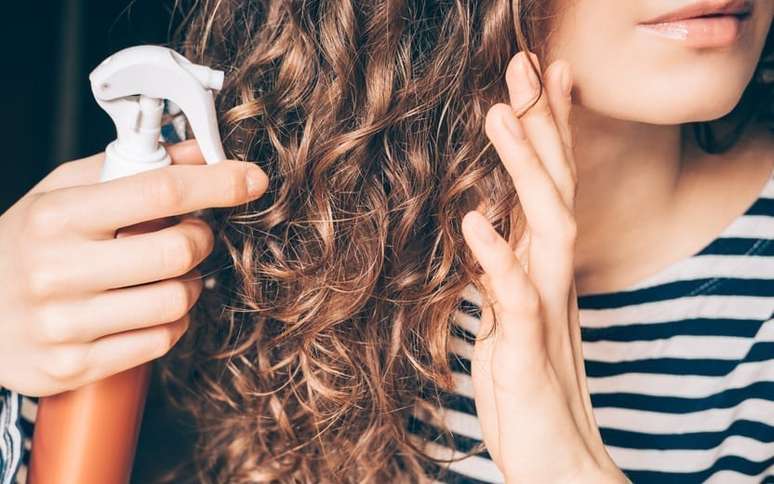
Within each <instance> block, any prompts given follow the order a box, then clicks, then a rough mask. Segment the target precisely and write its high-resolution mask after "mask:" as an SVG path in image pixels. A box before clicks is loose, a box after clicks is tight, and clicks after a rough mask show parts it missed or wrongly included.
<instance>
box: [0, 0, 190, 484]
mask: <svg viewBox="0 0 774 484" xmlns="http://www.w3.org/2000/svg"><path fill="white" fill-rule="evenodd" d="M173 6H174V0H133V1H130V0H40V1H36V2H25V1H16V0H14V1H10V2H4V3H3V19H4V21H3V22H2V23H3V28H2V29H0V49H2V58H3V60H4V63H3V64H4V65H5V67H4V68H3V74H2V76H0V87H1V89H0V92H2V95H3V101H2V103H0V106H2V116H1V117H0V119H1V121H0V122H1V123H2V130H1V131H0V132H2V134H3V140H4V143H3V144H4V145H5V148H4V151H5V153H6V154H5V156H4V159H3V161H2V163H3V164H4V171H3V175H2V176H0V213H2V212H4V211H5V210H6V209H8V208H9V207H10V206H11V205H12V204H13V203H14V202H15V201H16V200H18V199H19V198H20V197H21V196H22V195H23V194H24V193H26V192H27V191H28V190H29V189H30V188H31V187H32V186H33V185H35V183H37V182H38V181H39V180H40V179H41V178H43V177H44V176H45V175H46V174H47V173H48V172H50V171H51V170H52V169H53V168H54V167H55V166H56V165H58V164H59V163H61V162H63V161H67V160H72V159H77V158H82V157H85V156H88V155H92V154H94V153H98V152H100V151H104V149H105V146H106V145H107V143H109V142H110V141H112V140H113V139H114V138H115V130H114V127H113V123H112V122H111V120H110V118H109V117H108V116H107V114H106V113H105V112H104V111H102V109H100V108H99V106H98V105H97V104H96V102H95V101H94V98H93V97H92V94H91V87H90V84H89V79H88V76H89V73H90V72H91V70H92V69H94V68H95V67H96V66H97V65H98V64H99V63H100V62H101V61H102V60H104V59H105V58H106V57H108V56H109V55H110V54H112V53H114V52H116V51H118V50H120V49H122V48H124V47H128V46H131V45H137V44H165V43H167V42H168V41H169V39H170V36H171V35H172V33H173V32H174V29H175V28H176V27H177V26H179V23H180V20H181V19H180V17H179V16H178V15H177V14H176V12H173ZM177 13H179V12H177ZM154 376H155V375H154ZM180 426H181V422H180V421H179V420H177V418H176V416H173V415H170V414H168V413H167V411H166V410H165V408H164V406H163V401H162V399H161V398H160V393H159V391H158V382H157V381H156V380H155V378H154V381H153V383H152V387H151V391H150V393H149V395H148V404H147V406H146V409H145V418H144V420H143V428H142V431H141V435H140V444H139V446H138V450H137V456H136V459H135V469H134V472H133V475H132V482H135V483H148V482H153V481H154V480H155V476H157V475H158V474H159V473H160V472H161V471H162V470H163V469H164V468H168V467H169V465H171V464H172V463H174V462H179V461H180V459H181V458H182V456H183V455H184V454H185V453H186V452H187V450H186V449H187V446H186V443H187V442H188V440H187V439H185V438H184V435H183V434H182V432H183V431H182V430H181V429H180Z"/></svg>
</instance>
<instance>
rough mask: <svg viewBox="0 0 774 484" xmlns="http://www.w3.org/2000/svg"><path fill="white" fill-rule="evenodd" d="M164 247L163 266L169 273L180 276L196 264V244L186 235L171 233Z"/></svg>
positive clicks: (162, 252)
mask: <svg viewBox="0 0 774 484" xmlns="http://www.w3.org/2000/svg"><path fill="white" fill-rule="evenodd" d="M163 245H164V248H163V250H162V251H161V254H162V265H163V267H164V269H165V270H166V271H167V272H170V273H173V274H177V275H179V274H182V273H184V272H187V271H188V269H190V268H191V267H193V265H194V264H195V263H196V244H195V243H194V241H193V240H191V239H190V238H189V237H188V236H187V235H186V234H185V233H183V232H180V231H177V232H170V234H169V236H168V237H167V239H166V240H165V242H164V244H163Z"/></svg>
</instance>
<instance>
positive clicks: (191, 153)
mask: <svg viewBox="0 0 774 484" xmlns="http://www.w3.org/2000/svg"><path fill="white" fill-rule="evenodd" d="M161 144H162V145H163V146H164V147H165V148H166V150H167V153H169V157H170V158H171V159H172V164H173V165H202V164H204V157H203V156H202V152H201V151H200V150H199V144H198V143H197V142H196V140H195V139H189V140H185V141H181V142H180V143H175V144H169V143H161ZM104 162H105V153H104V152H102V153H97V154H94V155H91V156H87V157H86V158H81V159H78V160H73V161H68V162H65V163H62V164H61V165H59V166H57V167H56V168H55V169H54V170H53V171H51V173H49V174H48V175H46V176H45V177H44V178H43V179H42V180H41V181H40V182H38V184H37V185H35V186H34V187H32V189H31V190H30V191H29V192H28V195H31V194H34V193H42V192H50V191H52V190H58V189H60V188H69V187H74V186H78V185H92V184H95V183H99V181H100V173H101V172H102V164H103V163H104Z"/></svg>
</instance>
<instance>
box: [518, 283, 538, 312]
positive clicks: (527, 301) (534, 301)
mask: <svg viewBox="0 0 774 484" xmlns="http://www.w3.org/2000/svg"><path fill="white" fill-rule="evenodd" d="M541 304H542V301H541V297H540V293H539V292H538V291H537V289H535V288H534V287H532V286H527V287H525V288H524V289H523V291H522V298H521V311H523V312H524V313H526V314H529V315H536V314H539V313H540V307H541Z"/></svg>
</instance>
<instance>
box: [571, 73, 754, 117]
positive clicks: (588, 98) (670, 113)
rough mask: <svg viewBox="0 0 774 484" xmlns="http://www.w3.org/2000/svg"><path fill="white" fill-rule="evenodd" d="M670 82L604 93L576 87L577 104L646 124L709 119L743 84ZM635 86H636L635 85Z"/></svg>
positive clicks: (727, 107)
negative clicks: (587, 91)
mask: <svg viewBox="0 0 774 484" xmlns="http://www.w3.org/2000/svg"><path fill="white" fill-rule="evenodd" d="M706 79H707V78H705V80H704V81H703V82H698V83H695V82H694V83H680V82H673V83H671V85H665V86H661V88H659V86H656V85H654V84H648V85H643V86H636V85H634V86H631V89H626V90H622V89H612V90H607V92H606V93H604V95H603V93H602V92H600V93H599V95H593V94H594V93H590V92H589V93H585V95H584V92H583V90H582V89H579V97H578V99H577V101H578V104H580V105H582V106H584V107H586V108H588V109H590V110H592V111H595V112H597V113H600V114H602V115H605V116H609V117H611V118H615V119H621V120H626V121H634V122H641V123H648V124H660V125H676V124H684V123H691V122H700V121H713V120H716V119H719V118H722V117H723V116H725V115H727V114H728V113H730V112H731V111H732V110H733V109H734V107H736V105H737V104H738V103H739V101H740V100H741V98H742V94H743V93H744V88H745V86H746V84H743V83H739V84H738V85H729V82H728V80H725V81H724V82H723V83H722V85H713V83H712V82H711V81H710V82H708V81H707V80H706ZM637 87H639V89H638V88H637Z"/></svg>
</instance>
